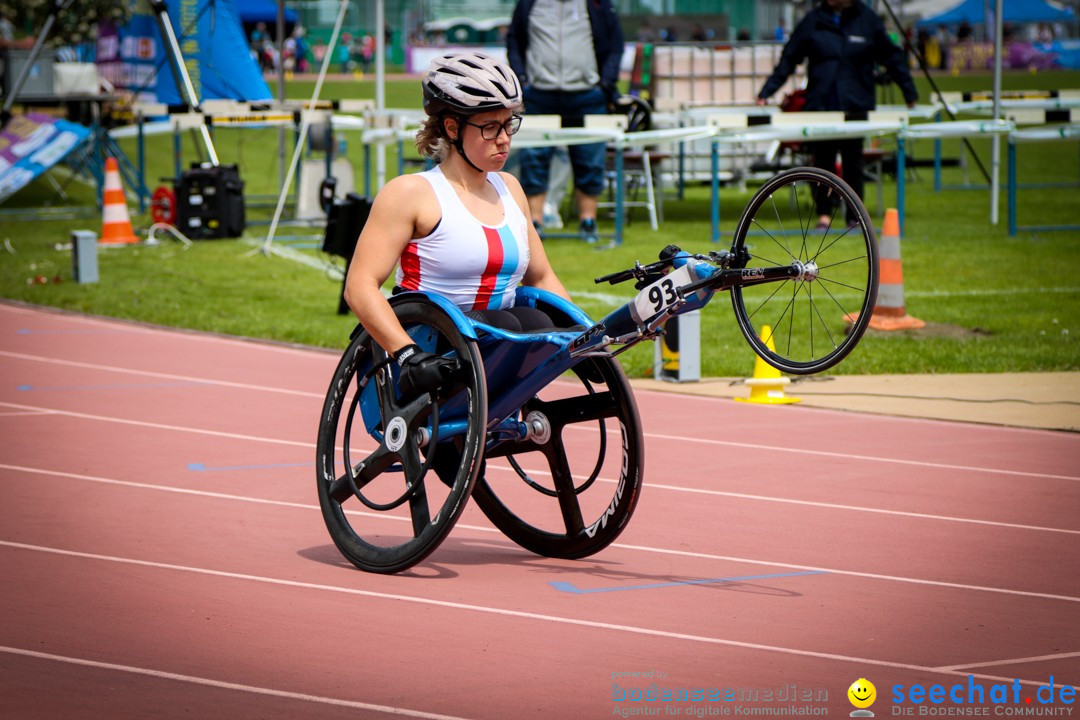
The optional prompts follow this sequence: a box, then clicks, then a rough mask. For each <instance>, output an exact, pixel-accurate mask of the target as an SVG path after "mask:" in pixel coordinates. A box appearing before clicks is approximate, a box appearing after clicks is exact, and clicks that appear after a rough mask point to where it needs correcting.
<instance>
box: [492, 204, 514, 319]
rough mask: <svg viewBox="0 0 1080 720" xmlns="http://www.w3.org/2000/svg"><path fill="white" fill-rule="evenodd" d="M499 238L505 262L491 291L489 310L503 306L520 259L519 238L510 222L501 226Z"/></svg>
mask: <svg viewBox="0 0 1080 720" xmlns="http://www.w3.org/2000/svg"><path fill="white" fill-rule="evenodd" d="M499 240H500V241H502V249H503V264H502V267H501V268H500V269H499V275H498V277H497V278H496V279H495V289H494V290H493V291H492V293H491V299H490V300H489V301H488V309H489V310H497V309H499V308H501V307H502V306H503V304H504V303H503V296H504V295H505V294H506V288H507V286H508V285H509V284H510V279H511V278H512V277H513V276H514V272H515V271H516V270H517V267H518V261H519V260H520V255H519V253H518V244H517V240H516V239H515V238H514V233H512V232H511V231H510V225H509V223H504V224H503V225H502V227H500V228H499Z"/></svg>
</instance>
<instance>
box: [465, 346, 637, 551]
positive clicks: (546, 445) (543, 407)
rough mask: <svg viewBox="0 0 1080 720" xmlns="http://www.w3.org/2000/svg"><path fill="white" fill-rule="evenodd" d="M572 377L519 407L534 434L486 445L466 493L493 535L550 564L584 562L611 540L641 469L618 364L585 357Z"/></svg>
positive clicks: (630, 402) (629, 398) (630, 505)
mask: <svg viewBox="0 0 1080 720" xmlns="http://www.w3.org/2000/svg"><path fill="white" fill-rule="evenodd" d="M574 375H575V378H576V379H570V378H567V379H566V380H565V382H558V383H553V385H552V386H549V387H548V388H545V389H544V391H542V392H541V393H540V395H539V396H537V397H535V398H533V399H532V400H530V401H529V402H528V403H526V404H525V406H524V407H523V408H522V410H521V418H522V420H524V421H525V422H526V424H529V425H531V426H533V427H534V428H535V429H537V432H536V434H535V435H534V436H533V437H531V438H530V439H527V440H523V441H517V442H504V443H503V444H501V445H498V446H496V447H494V448H490V449H489V450H488V452H487V458H488V463H487V472H486V473H485V477H484V478H481V479H480V480H479V481H478V482H477V484H476V487H475V488H474V490H473V498H474V499H475V500H476V503H477V505H479V506H480V509H481V510H483V511H484V514H485V515H487V516H488V518H489V519H490V520H491V522H492V523H493V524H494V525H495V526H496V527H497V528H499V529H500V530H501V531H502V532H503V533H504V534H505V535H506V536H507V537H509V538H510V539H511V540H513V541H514V542H516V543H517V544H518V545H521V546H522V547H523V548H525V549H527V550H530V551H532V552H534V553H536V554H538V555H544V556H547V557H558V558H580V557H585V556H588V555H592V554H593V553H596V552H599V551H600V550H602V549H604V548H605V547H607V546H608V545H610V544H611V543H612V542H614V541H615V538H617V537H618V536H619V533H621V532H622V531H623V529H624V528H625V527H626V524H627V523H628V522H629V520H630V517H631V515H633V512H634V508H635V507H636V505H637V501H638V495H639V493H640V490H641V481H642V471H643V469H644V465H645V461H644V455H643V452H644V448H643V442H642V430H641V423H640V419H639V417H638V412H637V406H636V404H635V403H634V396H633V394H632V391H631V389H630V384H629V382H628V381H627V379H626V375H624V374H623V371H622V368H620V367H619V364H618V363H617V362H616V361H615V360H613V359H610V358H589V359H586V360H583V361H582V363H581V364H579V365H578V366H576V367H575V368H574ZM571 383H572V385H571ZM497 457H505V458H507V465H503V464H502V462H501V461H493V460H492V458H497Z"/></svg>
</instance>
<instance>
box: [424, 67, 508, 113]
mask: <svg viewBox="0 0 1080 720" xmlns="http://www.w3.org/2000/svg"><path fill="white" fill-rule="evenodd" d="M423 86H424V112H426V113H427V114H428V115H438V114H439V113H442V112H446V111H451V112H457V113H464V114H467V115H473V114H476V113H482V112H487V111H488V110H498V109H500V108H510V109H511V110H513V109H517V108H520V107H521V106H522V104H523V101H522V98H521V83H519V82H518V79H517V75H515V74H514V71H513V70H511V69H510V68H509V67H507V66H506V65H505V64H504V63H501V62H499V61H498V60H496V59H495V58H493V57H491V56H489V55H484V54H483V53H478V52H460V53H448V54H446V55H442V56H440V57H437V58H435V59H434V60H432V61H431V65H430V66H429V67H428V71H427V75H425V76H424V81H423Z"/></svg>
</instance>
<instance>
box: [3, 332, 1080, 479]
mask: <svg viewBox="0 0 1080 720" xmlns="http://www.w3.org/2000/svg"><path fill="white" fill-rule="evenodd" d="M2 354H4V353H3V351H0V355H2ZM210 382H213V381H210ZM250 387H251V388H254V389H263V388H260V387H259V386H250ZM280 392H285V393H289V394H293V395H305V396H307V397H322V396H321V395H315V394H313V393H301V392H298V391H291V390H281V391H280ZM0 407H10V408H15V409H17V410H37V411H42V412H50V413H53V414H56V415H66V416H70V417H78V418H83V419H89V420H100V421H103V422H115V423H123V424H126V425H136V426H143V427H150V428H156V429H166V430H175V431H177V432H191V433H199V434H204V435H216V436H219V437H228V438H235V439H242V440H255V441H258V442H268V443H280V444H282V445H292V446H297V447H314V446H315V445H314V443H303V442H297V441H295V440H277V439H273V438H265V437H256V436H253V435H241V434H236V433H227V432H223V431H218V430H202V429H200V428H192V427H183V426H180V425H165V424H161V423H152V422H146V421H142V420H127V419H123V418H115V417H108V416H105V415H92V414H89V413H77V412H72V411H69V410H57V409H54V408H44V407H39V406H34V405H20V404H18V403H9V402H0ZM581 430H583V431H590V432H599V429H597V428H591V427H590V428H581ZM645 437H646V438H655V439H657V440H674V441H679V442H688V443H696V444H704V445H720V446H724V447H734V448H739V449H754V450H767V451H771V452H783V453H795V454H804V455H812V456H816V457H831V458H840V459H843V460H859V461H869V462H884V463H895V464H900V465H911V466H915V467H931V468H937V469H943V470H955V471H969V472H981V473H990V474H999V475H1015V476H1020V477H1033V478H1047V479H1051V480H1070V481H1073V482H1077V481H1080V476H1074V475H1056V474H1053V473H1037V472H1026V471H1023V470H1005V469H1002V468H987V467H976V466H971V465H950V464H948V463H934V462H927V461H924V460H903V459H900V458H888V457H880V456H876V455H856V454H852V453H839V452H831V451H828V450H806V449H802V448H788V447H780V446H777V445H761V444H758V443H749V442H731V441H727V440H714V439H711V438H694V437H687V436H679V435H665V434H662V433H648V432H647V433H645Z"/></svg>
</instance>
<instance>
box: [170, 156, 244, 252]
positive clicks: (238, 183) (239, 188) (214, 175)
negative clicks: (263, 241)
mask: <svg viewBox="0 0 1080 720" xmlns="http://www.w3.org/2000/svg"><path fill="white" fill-rule="evenodd" d="M176 205H177V208H176V211H177V216H176V224H177V227H178V228H179V230H180V232H182V233H184V234H185V235H187V236H188V237H190V238H193V239H196V240H199V239H208V238H227V237H240V235H241V234H243V232H244V224H245V221H244V182H243V181H242V180H241V179H240V171H239V170H238V169H237V167H236V166H235V165H199V164H194V165H192V166H191V169H190V170H185V171H184V172H183V173H181V175H180V180H179V181H178V182H177V183H176Z"/></svg>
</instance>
